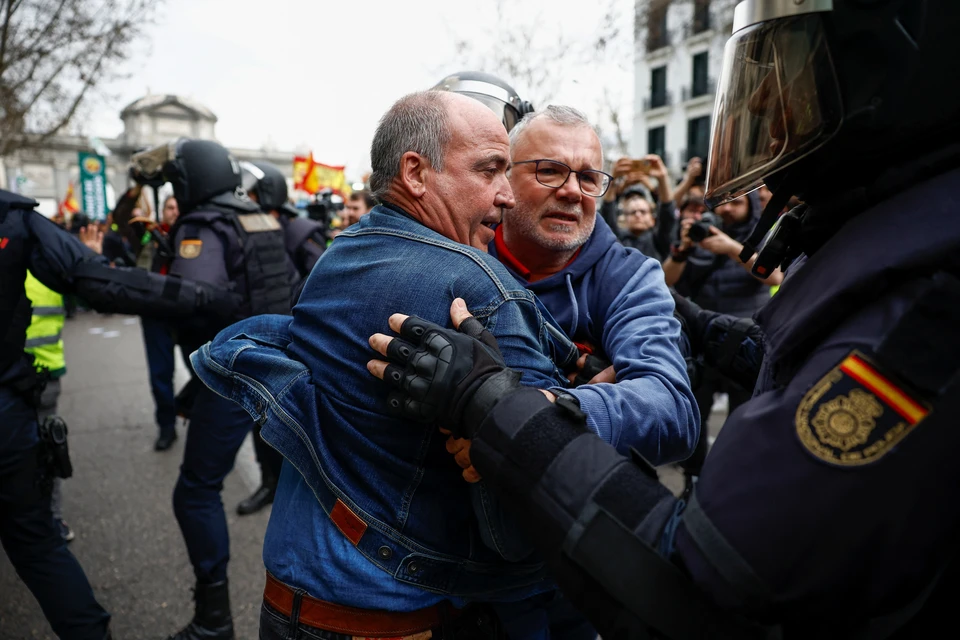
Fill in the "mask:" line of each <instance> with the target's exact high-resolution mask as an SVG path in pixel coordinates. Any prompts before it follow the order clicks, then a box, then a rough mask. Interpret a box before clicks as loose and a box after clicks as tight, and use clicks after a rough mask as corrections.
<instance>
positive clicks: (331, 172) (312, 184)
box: [293, 151, 350, 197]
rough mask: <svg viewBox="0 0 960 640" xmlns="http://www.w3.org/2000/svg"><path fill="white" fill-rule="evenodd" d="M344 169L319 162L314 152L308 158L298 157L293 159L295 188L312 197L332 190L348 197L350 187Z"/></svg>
mask: <svg viewBox="0 0 960 640" xmlns="http://www.w3.org/2000/svg"><path fill="white" fill-rule="evenodd" d="M344 168H345V167H343V166H339V167H337V166H332V165H328V164H322V163H320V162H317V161H316V160H314V159H313V152H312V151H311V152H310V154H309V155H308V156H306V157H304V156H296V157H295V158H294V159H293V188H294V189H296V190H299V191H306V192H307V193H309V194H311V195H312V194H314V193H316V192H318V191H320V190H321V189H326V188H330V189H332V190H333V192H334V193H337V194H339V195H341V196H344V197H346V196H348V195H350V185H349V184H348V183H347V178H346V175H345V174H344Z"/></svg>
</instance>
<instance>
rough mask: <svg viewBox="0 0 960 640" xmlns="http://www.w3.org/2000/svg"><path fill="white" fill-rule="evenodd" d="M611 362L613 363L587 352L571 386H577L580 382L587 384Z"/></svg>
mask: <svg viewBox="0 0 960 640" xmlns="http://www.w3.org/2000/svg"><path fill="white" fill-rule="evenodd" d="M612 364H613V363H612V362H610V361H609V360H607V359H606V358H601V357H600V356H595V355H593V354H592V353H591V354H587V357H586V359H585V360H584V363H583V368H582V369H580V371H579V372H578V373H577V377H576V378H574V379H573V386H575V387H579V386H580V385H582V384H589V383H590V381H591V380H593V379H594V378H595V377H596V376H597V375H599V374H600V373H601V372H603V371H605V370H606V369H607V368H608V367H610V366H611V365H612Z"/></svg>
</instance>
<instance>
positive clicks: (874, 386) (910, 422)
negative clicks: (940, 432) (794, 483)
mask: <svg viewBox="0 0 960 640" xmlns="http://www.w3.org/2000/svg"><path fill="white" fill-rule="evenodd" d="M929 413H930V407H929V405H927V404H926V403H923V402H921V401H919V400H917V399H916V398H915V397H914V396H913V395H912V394H911V393H909V392H907V391H905V390H904V389H903V387H902V386H901V385H898V384H896V383H895V382H893V381H892V380H891V379H890V377H889V376H886V375H884V374H883V373H881V372H880V371H879V370H878V368H877V366H876V365H875V364H873V363H871V362H869V361H868V360H867V358H866V357H865V356H864V355H863V354H861V353H860V352H858V351H854V352H852V353H851V354H850V355H848V356H847V357H846V358H844V359H843V361H842V362H841V363H840V364H838V365H837V366H836V367H834V368H833V369H831V370H830V371H829V372H828V373H827V374H826V375H825V376H824V377H823V378H821V379H820V381H819V382H817V383H816V384H815V385H813V387H811V388H810V390H809V391H807V393H806V395H804V396H803V400H801V401H800V405H799V406H798V407H797V415H796V427H797V435H798V436H799V438H800V442H801V444H803V446H804V448H806V449H807V450H808V451H809V452H810V453H812V454H813V455H814V456H816V457H817V458H820V459H821V460H823V461H824V462H828V463H830V464H834V465H840V466H856V465H864V464H869V463H871V462H876V461H877V460H878V459H880V458H881V457H883V456H884V455H885V454H886V453H887V452H888V451H890V450H891V449H892V448H893V447H894V446H895V445H896V444H897V443H898V442H900V441H901V440H903V439H904V438H905V437H907V435H908V434H909V433H910V432H911V431H913V430H914V429H915V428H916V427H917V425H919V424H920V423H921V422H922V421H923V419H924V418H925V417H927V415H929Z"/></svg>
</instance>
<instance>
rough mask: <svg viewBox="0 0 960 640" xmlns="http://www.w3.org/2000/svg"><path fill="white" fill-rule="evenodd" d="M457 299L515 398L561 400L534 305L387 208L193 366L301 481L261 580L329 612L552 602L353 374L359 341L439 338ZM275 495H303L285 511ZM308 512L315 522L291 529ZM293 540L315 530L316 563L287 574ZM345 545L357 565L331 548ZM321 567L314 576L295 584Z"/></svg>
mask: <svg viewBox="0 0 960 640" xmlns="http://www.w3.org/2000/svg"><path fill="white" fill-rule="evenodd" d="M455 297H462V298H464V300H465V301H466V303H467V307H468V308H469V309H470V310H471V312H472V313H473V314H474V315H475V316H476V317H477V318H478V319H479V320H480V321H481V322H482V323H483V324H484V325H485V326H486V327H487V328H488V329H490V331H491V332H492V333H493V334H494V336H495V337H496V338H497V340H498V342H499V344H500V348H501V351H502V353H503V356H504V358H505V360H506V362H507V364H508V366H511V367H513V368H515V369H518V370H519V371H521V372H522V373H523V381H524V383H525V384H528V385H533V386H538V387H543V388H550V387H557V386H562V385H563V384H564V379H563V376H562V375H561V373H560V372H559V370H558V369H557V367H556V365H555V364H554V361H553V358H554V357H556V358H557V359H560V360H562V359H563V358H565V357H567V356H568V355H569V354H568V353H567V351H568V350H570V349H571V346H572V345H571V344H570V343H565V344H564V343H562V342H558V341H557V337H556V334H555V332H554V331H552V330H551V329H550V328H549V327H548V324H547V320H546V318H545V316H544V315H543V313H541V311H540V309H541V308H542V307H541V306H540V305H539V302H538V301H537V300H536V298H535V297H534V295H533V294H532V293H530V292H529V291H527V290H526V289H525V288H524V287H523V286H522V285H520V284H519V283H518V282H516V280H514V279H513V278H512V277H511V276H510V275H509V273H508V272H507V271H506V269H505V268H504V267H503V266H502V265H501V264H500V263H499V262H497V261H496V260H495V259H493V258H492V257H490V256H488V255H487V254H485V253H483V252H481V251H478V250H476V249H473V248H471V247H467V246H464V245H461V244H458V243H456V242H453V241H452V240H449V239H447V238H445V237H443V236H441V235H440V234H438V233H435V232H433V231H431V230H430V229H428V228H426V227H424V226H423V225H421V224H420V223H419V222H417V221H416V220H414V219H412V218H410V217H409V216H407V215H406V214H404V213H402V212H400V211H398V210H395V209H392V208H388V207H383V206H380V207H376V208H375V209H374V210H373V211H372V212H371V213H370V214H369V215H367V216H365V217H364V218H363V219H362V220H361V221H360V222H359V223H358V224H356V225H353V226H351V227H350V228H349V229H348V230H346V231H344V232H343V233H341V234H340V236H338V238H337V239H336V240H335V241H334V242H333V243H332V244H331V246H330V248H329V249H328V250H327V251H326V252H325V253H324V255H323V256H322V257H321V258H320V260H319V261H318V262H317V264H316V266H315V267H314V269H313V271H312V272H311V274H310V276H309V277H308V280H307V283H306V285H305V287H304V290H303V293H302V294H301V296H300V300H299V302H298V304H297V305H296V307H295V308H294V310H293V315H292V318H291V317H290V316H258V317H253V318H249V319H247V320H244V321H242V322H239V323H237V324H235V325H233V326H231V327H228V328H227V329H225V330H224V331H222V332H221V333H220V334H219V335H218V336H217V337H216V338H215V339H214V340H213V341H212V342H211V343H208V344H206V345H204V346H203V347H202V348H201V349H200V350H198V351H197V352H196V353H194V354H193V356H192V358H191V360H192V362H193V366H194V368H195V370H196V372H197V375H199V376H200V378H201V379H202V380H203V381H204V382H205V383H206V384H207V385H208V386H209V387H210V388H211V389H213V390H214V391H216V392H217V393H219V394H220V395H222V396H224V397H227V398H230V399H232V400H233V401H235V402H237V403H239V404H241V405H242V406H243V407H245V408H246V410H247V411H248V412H249V413H250V414H251V416H253V418H254V419H255V420H256V421H257V422H259V423H260V424H261V425H262V435H263V437H264V439H265V440H266V441H267V442H269V443H270V444H271V445H272V446H274V447H275V448H276V449H277V450H278V451H280V453H282V454H283V455H284V457H285V458H286V460H287V461H288V463H289V464H291V465H293V467H295V468H296V471H297V472H299V476H300V477H299V478H297V477H295V476H296V475H297V474H291V473H287V471H289V470H288V469H286V468H285V473H284V474H283V477H282V478H281V485H280V487H279V489H278V496H277V502H278V503H279V504H280V505H286V507H283V506H282V507H281V511H283V512H284V513H286V514H288V517H286V516H285V517H280V516H278V509H277V503H275V507H274V512H273V514H272V517H271V522H270V525H269V527H268V532H267V538H266V540H265V544H264V562H265V564H266V565H267V568H268V569H270V570H276V571H280V572H281V573H283V572H284V571H286V575H284V576H278V577H280V578H281V579H286V581H287V582H288V583H291V582H293V583H295V584H293V585H292V586H295V587H299V588H302V589H305V590H306V591H307V592H308V593H311V595H314V596H315V597H320V598H325V599H330V600H333V601H336V602H339V603H341V604H347V605H352V606H367V607H371V608H380V609H383V608H393V609H398V610H399V609H402V608H406V609H415V608H420V607H422V606H428V605H429V604H430V603H431V602H436V601H438V600H439V599H442V597H452V598H453V599H456V598H466V599H474V598H476V599H488V600H513V599H520V598H522V597H525V596H527V595H530V594H532V593H537V592H539V591H543V590H544V589H547V588H551V585H550V583H548V582H546V581H544V579H543V571H542V565H541V563H540V561H539V559H538V558H537V557H536V556H533V555H530V554H528V553H527V552H528V551H529V549H530V547H525V546H524V547H523V548H522V549H518V548H516V547H515V545H516V543H515V542H514V541H513V540H512V538H513V537H514V536H513V535H510V534H506V535H505V534H504V532H503V530H502V529H501V528H500V524H501V523H500V516H499V515H498V514H499V509H498V507H497V506H496V503H495V502H494V501H493V500H492V499H491V496H489V495H488V494H486V492H485V490H484V488H483V486H482V483H480V484H479V485H468V484H467V483H465V482H464V481H463V480H462V478H461V475H460V473H461V470H460V468H459V467H457V465H456V464H455V462H454V461H453V459H452V457H451V456H450V455H449V454H448V453H447V452H446V451H445V448H444V438H443V436H442V435H441V434H439V432H438V431H437V428H436V425H433V424H418V423H410V422H406V421H403V420H399V419H396V418H394V417H392V416H390V415H389V414H388V413H387V405H386V401H385V398H386V395H387V387H386V385H385V384H384V383H382V382H380V381H378V380H376V379H375V378H373V377H372V376H371V375H370V374H369V373H368V372H367V370H366V368H365V363H366V361H367V360H369V359H370V358H371V357H372V356H373V355H374V352H373V351H372V350H371V349H370V347H369V345H368V343H367V340H368V337H369V336H370V335H371V334H372V333H375V332H382V333H389V328H388V326H387V324H386V322H387V317H388V315H389V313H391V312H394V311H398V310H403V311H404V312H406V313H409V314H416V315H419V316H421V317H423V318H426V319H428V320H431V321H433V322H436V323H438V324H441V325H444V326H449V324H450V319H449V308H450V303H451V302H452V301H453V299H454V298H455ZM573 348H574V349H575V347H573ZM304 486H305V487H307V488H308V489H309V491H306V490H302V487H304ZM285 487H287V488H289V487H301V490H295V491H298V492H297V495H295V496H294V497H292V498H291V496H289V495H287V496H285V495H283V494H284V491H285ZM291 500H292V501H291ZM318 504H319V505H320V506H321V507H322V509H323V512H325V516H326V517H318V518H316V519H315V521H314V522H312V523H311V524H305V522H308V521H307V520H300V519H299V515H298V514H300V513H303V512H309V511H310V510H311V509H316V507H317V505H318ZM320 515H321V516H323V515H324V514H320ZM305 526H312V527H314V531H313V532H312V533H313V537H314V539H313V541H312V542H311V543H310V544H313V545H314V547H313V548H311V546H310V544H308V545H307V546H306V548H305V552H309V553H310V554H311V557H303V558H298V557H297V554H298V553H300V552H298V550H297V549H292V547H293V546H294V541H295V540H296V541H299V540H302V538H303V536H307V537H309V536H310V534H311V532H310V531H298V532H295V533H296V535H295V536H290V535H286V534H289V533H291V532H290V531H288V530H287V529H289V528H292V527H305ZM334 527H335V528H334ZM344 539H346V540H348V541H349V543H348V544H347V546H348V547H352V548H354V549H355V550H356V551H358V552H359V554H356V553H353V552H352V551H350V552H349V553H347V554H346V556H347V557H344V552H343V550H342V549H340V550H336V549H333V548H332V545H334V544H337V545H342V544H343V540H344ZM280 541H284V542H280ZM348 551H349V549H348ZM316 555H320V556H322V557H323V562H317V558H316V557H315V556H316ZM521 556H523V557H521ZM272 563H273V565H274V566H271V565H272ZM371 563H372V565H373V566H375V567H377V568H379V569H380V570H382V572H385V573H382V574H380V575H381V578H382V580H380V581H377V582H378V583H379V586H376V587H373V586H370V585H369V584H366V583H368V582H370V581H369V580H363V581H362V582H364V583H365V584H363V585H361V584H359V583H357V584H351V577H352V576H355V575H356V574H358V573H359V574H364V573H366V572H369V570H370V566H369V565H370V564H371ZM318 564H319V565H322V566H320V567H318V568H317V569H316V570H315V571H316V572H315V573H310V571H311V570H310V569H305V567H308V566H312V565H318ZM358 565H362V566H358ZM367 575H368V573H367ZM391 576H392V579H393V580H395V581H397V582H399V583H402V584H404V585H411V586H416V587H418V589H417V590H416V593H417V594H424V595H426V594H430V595H431V597H430V598H429V599H423V598H416V597H414V598H413V599H414V600H416V601H415V602H411V601H410V600H411V597H410V594H411V593H412V591H403V590H402V589H401V590H400V591H399V592H398V591H397V590H396V589H394V586H396V585H394V584H386V585H385V584H384V583H383V580H387V581H389V580H390V577H391ZM338 585H342V586H339V587H338ZM361 587H363V588H361ZM378 589H379V595H377V596H376V597H373V596H371V595H370V594H371V593H375V592H377V591H378ZM392 596H396V599H393V600H392V599H391V597H392ZM441 596H442V597H441Z"/></svg>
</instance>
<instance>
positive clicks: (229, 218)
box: [132, 138, 294, 640]
mask: <svg viewBox="0 0 960 640" xmlns="http://www.w3.org/2000/svg"><path fill="white" fill-rule="evenodd" d="M132 163H133V168H132V174H133V176H134V178H135V179H137V180H138V181H140V182H141V183H144V184H151V185H159V184H163V183H164V182H169V183H171V185H172V186H173V193H174V196H175V197H176V199H177V204H178V205H179V207H180V216H179V217H178V218H177V221H176V223H175V224H174V226H173V228H172V229H171V230H170V237H171V238H172V239H173V242H172V248H173V257H172V260H171V261H170V263H169V265H168V267H169V268H168V272H169V273H171V274H178V275H182V276H187V277H193V278H196V279H197V280H201V281H206V282H210V283H214V284H217V285H219V286H222V287H225V288H230V289H232V290H233V291H235V292H237V293H238V294H239V295H240V297H241V299H242V304H241V306H240V311H239V313H238V314H237V315H236V317H235V318H233V320H237V319H241V318H244V317H247V316H250V315H256V314H261V313H289V311H290V293H291V285H292V282H293V277H294V274H293V271H294V269H293V266H292V264H291V262H290V260H289V257H288V256H287V252H286V250H285V249H284V234H283V229H282V227H281V225H280V223H279V222H278V221H277V219H276V218H274V217H273V216H271V215H270V214H268V213H263V212H262V211H261V210H260V208H259V207H258V206H257V205H256V203H254V202H252V201H251V200H250V199H249V198H247V197H246V194H245V193H244V191H243V188H242V172H241V170H240V165H239V163H238V162H237V161H236V160H235V159H234V158H233V156H232V155H231V154H230V152H229V151H228V150H227V149H226V148H224V147H223V146H221V145H220V144H218V143H216V142H213V141H210V140H193V139H188V138H181V139H179V140H177V141H175V142H172V143H170V144H168V145H163V146H161V147H157V148H155V149H150V150H148V151H144V152H141V153H138V154H135V155H134V156H133V158H132ZM228 324H230V322H195V323H190V324H186V323H180V324H179V325H178V326H177V328H176V333H177V341H178V343H179V344H180V347H181V349H183V350H184V352H186V353H191V352H193V351H194V350H196V349H197V348H198V347H199V346H200V345H201V344H203V343H204V342H206V341H208V340H209V339H210V338H212V337H213V336H215V335H216V334H217V332H218V331H220V330H221V329H223V328H224V327H226V326H227V325H228ZM197 387H198V391H197V393H196V398H195V399H194V401H193V406H192V408H191V409H190V429H189V431H188V433H187V441H186V444H185V445H184V452H183V464H182V465H181V467H180V477H179V478H178V480H177V486H176V488H175V489H174V493H173V507H174V513H175V515H176V517H177V523H178V524H179V525H180V530H181V532H182V533H183V537H184V541H185V542H186V545H187V552H188V554H189V556H190V562H191V564H192V565H193V569H194V573H195V574H196V587H195V590H194V599H195V601H196V608H195V612H194V617H193V619H192V621H191V622H190V623H189V624H188V625H187V626H186V627H185V628H183V629H182V630H181V631H179V632H178V633H177V634H175V635H174V636H172V637H173V638H175V639H177V640H192V639H196V638H205V639H211V638H219V639H227V638H233V620H232V616H231V613H230V596H229V589H228V585H227V562H228V560H229V555H230V550H229V545H230V540H229V535H228V531H227V521H226V517H225V516H224V513H223V505H222V503H221V501H220V490H221V489H222V487H223V479H224V478H225V477H226V475H227V474H228V473H229V472H230V470H231V469H232V468H233V463H234V460H235V459H236V455H237V451H238V450H239V449H240V445H241V444H242V443H243V440H244V438H245V437H246V434H247V433H248V432H249V431H250V428H251V427H252V421H251V420H250V417H249V416H248V415H247V414H246V412H245V411H244V410H243V409H242V408H240V407H239V406H238V405H236V404H234V403H233V402H231V401H229V400H227V399H225V398H221V397H220V396H218V395H216V394H215V393H213V392H212V391H210V390H209V389H207V388H206V387H205V386H203V385H197Z"/></svg>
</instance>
